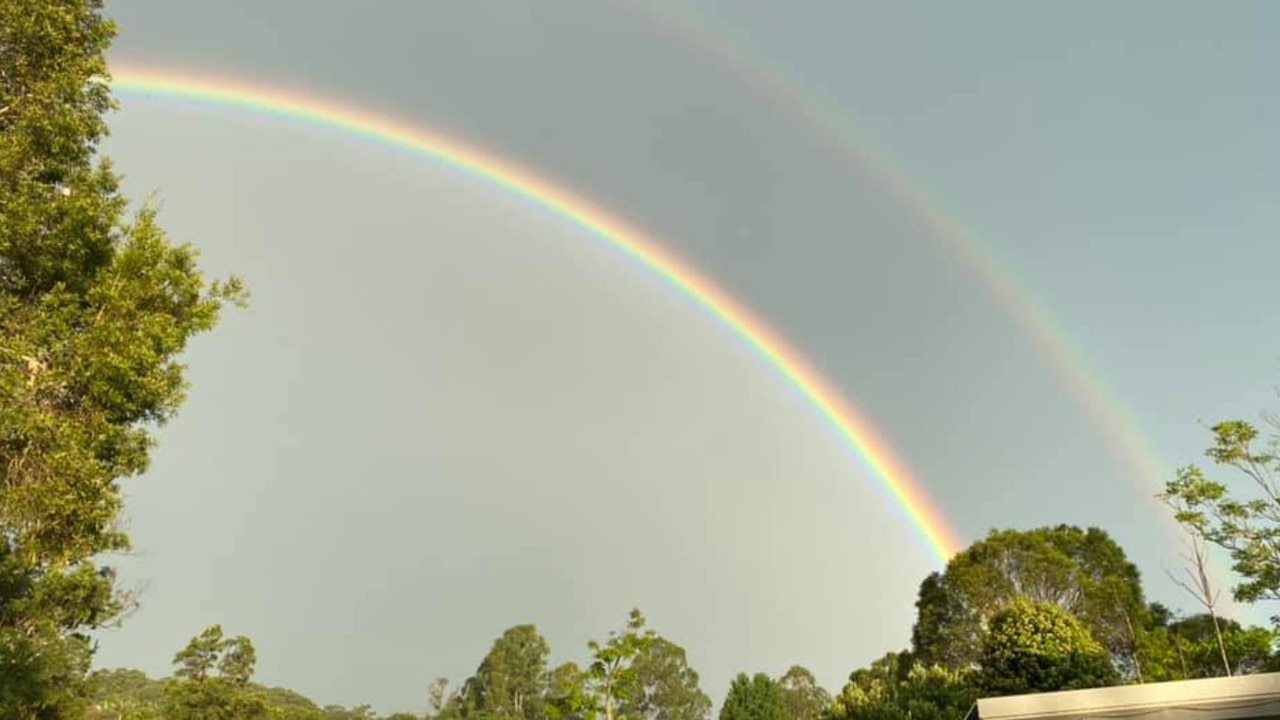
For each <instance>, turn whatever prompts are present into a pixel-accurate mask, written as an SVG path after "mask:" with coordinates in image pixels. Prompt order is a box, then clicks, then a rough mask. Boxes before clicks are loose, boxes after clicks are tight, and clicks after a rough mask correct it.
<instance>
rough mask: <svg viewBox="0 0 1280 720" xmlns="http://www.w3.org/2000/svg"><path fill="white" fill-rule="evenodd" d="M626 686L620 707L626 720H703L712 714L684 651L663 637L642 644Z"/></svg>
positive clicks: (709, 699) (656, 637) (708, 702)
mask: <svg viewBox="0 0 1280 720" xmlns="http://www.w3.org/2000/svg"><path fill="white" fill-rule="evenodd" d="M625 682H626V683H627V686H626V689H625V691H624V693H623V696H622V698H623V699H622V702H621V706H620V707H621V710H622V713H621V714H622V716H623V717H624V718H626V719H627V720H705V719H706V718H707V716H708V715H709V714H710V712H711V698H709V697H707V695H706V693H704V692H702V689H701V688H700V687H699V685H698V673H697V671H696V670H694V669H693V668H691V667H689V664H688V660H687V659H686V657H685V652H684V648H682V647H680V646H679V645H677V644H675V643H673V642H671V641H670V640H668V639H666V638H664V637H661V636H655V637H654V638H653V639H652V641H651V642H648V643H646V644H645V646H644V648H643V649H642V651H641V652H640V653H639V654H638V655H637V656H636V657H635V659H634V660H632V664H631V672H630V673H629V674H628V676H627V678H626V680H625Z"/></svg>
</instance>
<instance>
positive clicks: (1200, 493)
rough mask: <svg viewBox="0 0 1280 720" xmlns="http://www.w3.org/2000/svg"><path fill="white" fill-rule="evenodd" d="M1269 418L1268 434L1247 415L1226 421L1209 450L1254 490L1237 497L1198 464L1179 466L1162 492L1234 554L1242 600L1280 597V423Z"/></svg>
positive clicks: (1197, 531)
mask: <svg viewBox="0 0 1280 720" xmlns="http://www.w3.org/2000/svg"><path fill="white" fill-rule="evenodd" d="M1267 422H1268V424H1269V426H1270V427H1271V429H1272V430H1271V432H1270V433H1269V434H1268V435H1266V436H1265V437H1264V436H1262V434H1261V433H1260V432H1259V430H1258V428H1257V427H1255V426H1254V425H1252V424H1250V423H1248V422H1245V421H1243V420H1230V421H1226V422H1220V423H1218V424H1216V425H1214V426H1213V427H1212V432H1213V445H1212V446H1211V447H1210V448H1209V449H1208V450H1207V451H1206V453H1205V454H1206V455H1207V456H1208V457H1209V459H1210V460H1212V461H1213V462H1214V463H1215V464H1216V465H1218V466H1219V467H1225V468H1231V469H1233V470H1235V471H1236V472H1238V473H1240V474H1241V475H1242V476H1243V477H1244V478H1246V479H1247V480H1249V484H1250V485H1252V486H1253V489H1254V492H1253V493H1252V494H1251V495H1249V496H1244V497H1239V496H1234V495H1233V494H1232V493H1231V492H1230V491H1229V490H1228V487H1227V485H1226V484H1225V483H1223V482H1220V481H1217V480H1211V479H1209V478H1208V477H1207V476H1206V475H1205V473H1204V471H1203V470H1201V469H1200V468H1199V467H1197V466H1195V465H1191V466H1188V467H1185V468H1182V469H1181V470H1179V471H1178V474H1177V477H1176V478H1175V479H1174V480H1172V481H1170V482H1169V483H1167V484H1166V486H1165V492H1164V493H1163V494H1162V495H1161V498H1162V499H1163V500H1164V501H1165V502H1166V503H1168V505H1169V506H1170V507H1171V508H1172V509H1173V511H1174V515H1175V517H1176V518H1177V519H1178V521H1179V522H1180V523H1182V524H1183V525H1184V526H1185V527H1186V528H1187V529H1188V530H1190V531H1191V532H1192V533H1193V534H1194V535H1196V536H1197V537H1200V538H1203V539H1205V540H1207V541H1209V542H1211V543H1213V544H1215V545H1217V546H1219V547H1221V548H1224V549H1225V550H1226V551H1227V552H1228V553H1229V555H1230V557H1231V560H1232V563H1233V565H1232V569H1233V570H1235V572H1236V574H1237V575H1238V576H1239V577H1240V582H1239V584H1237V585H1236V586H1235V588H1233V591H1234V592H1233V594H1234V596H1235V599H1236V600H1238V601H1241V602H1256V601H1258V600H1280V433H1277V432H1276V431H1277V430H1280V423H1277V420H1276V418H1274V417H1268V418H1267ZM1272 621H1273V622H1280V618H1272Z"/></svg>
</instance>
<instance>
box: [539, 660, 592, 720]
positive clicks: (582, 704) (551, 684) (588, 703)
mask: <svg viewBox="0 0 1280 720" xmlns="http://www.w3.org/2000/svg"><path fill="white" fill-rule="evenodd" d="M546 707H547V718H548V720H594V718H595V717H596V703H595V699H594V698H592V697H591V694H590V693H589V692H588V691H587V672H586V671H584V670H583V669H582V668H579V667H578V665H577V663H572V662H567V663H564V664H563V665H560V666H558V667H557V668H556V669H555V670H552V671H551V677H550V679H549V680H548V682H547V704H546Z"/></svg>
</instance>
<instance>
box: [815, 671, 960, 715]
mask: <svg viewBox="0 0 1280 720" xmlns="http://www.w3.org/2000/svg"><path fill="white" fill-rule="evenodd" d="M905 666H906V664H905V663H904V664H900V665H898V666H897V667H905ZM897 667H895V668H893V669H894V670H896V669H897ZM887 669H889V668H888V666H887V665H882V666H881V667H880V668H877V669H876V670H873V671H869V672H865V673H861V674H860V673H859V672H854V673H852V674H851V676H850V681H849V682H848V683H846V684H845V686H844V688H843V689H841V691H840V694H839V695H837V696H836V697H835V699H834V700H833V701H832V704H831V708H830V711H829V712H828V715H827V717H828V720H956V718H962V717H964V716H965V713H967V712H968V711H969V709H970V708H971V707H973V703H974V701H976V700H977V698H978V692H977V690H976V689H975V687H974V685H973V682H972V676H973V673H972V671H970V670H951V669H948V668H945V667H941V666H938V665H930V666H924V665H911V666H910V668H909V669H908V670H906V671H905V672H904V673H903V674H902V675H901V677H898V676H897V673H896V672H885V670H887ZM855 677H856V678H857V680H855V679H854V678H855Z"/></svg>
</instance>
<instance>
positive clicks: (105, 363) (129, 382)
mask: <svg viewBox="0 0 1280 720" xmlns="http://www.w3.org/2000/svg"><path fill="white" fill-rule="evenodd" d="M101 7H102V3H101V0H5V2H2V3H0V68H3V71H2V72H0V209H2V210H3V211H2V212H0V408H2V409H3V411H2V412H0V676H3V677H4V678H5V680H6V682H5V683H3V687H2V688H0V716H4V717H23V718H64V717H74V718H77V719H78V718H81V717H83V715H84V712H85V711H86V709H87V704H88V691H87V689H86V688H85V687H84V681H85V679H86V676H87V674H88V671H89V664H90V659H91V656H92V649H93V646H92V644H91V643H90V641H89V639H88V637H87V632H88V631H90V630H93V629H96V628H100V627H104V626H106V625H108V624H110V623H112V622H114V621H117V620H119V619H120V618H121V617H122V615H123V613H124V612H125V611H126V610H128V609H129V608H130V607H131V606H132V604H133V601H134V598H133V597H132V596H131V595H130V594H129V593H126V592H124V591H123V590H122V589H120V588H118V587H117V586H116V584H115V578H114V574H113V573H112V572H110V571H109V570H107V569H105V568H104V569H100V568H98V567H97V565H96V563H97V562H98V560H99V558H101V557H102V556H103V555H104V554H108V553H113V552H121V551H124V550H127V549H128V548H129V540H128V536H127V534H126V533H125V532H123V530H122V529H121V526H120V511H121V505H122V500H121V495H120V490H119V486H118V482H119V481H120V480H121V479H123V478H126V477H130V476H135V475H138V474H140V473H142V472H143V471H144V470H145V469H146V467H147V464H148V460H149V453H150V449H151V447H152V445H153V438H152V435H151V432H152V431H153V430H154V428H156V427H158V426H159V425H162V424H163V423H164V422H166V421H167V420H169V419H170V418H172V417H173V416H174V414H175V413H176V412H177V410H178V408H179V406H180V405H181V402H182V399H183V394H184V390H185V372H184V368H183V366H182V365H181V364H180V363H179V362H178V358H179V356H180V355H181V354H182V352H183V351H184V350H185V347H186V344H187V342H188V341H189V340H190V339H191V338H192V337H193V336H195V335H197V334H199V333H202V332H205V331H208V330H210V329H212V328H213V327H214V326H215V324H216V322H217V319H218V315H219V311H220V309H221V307H222V306H223V304H224V303H225V302H227V301H233V302H239V301H241V300H243V299H244V294H243V288H242V287H241V285H240V283H239V282H238V281H237V280H235V279H232V280H230V281H229V282H227V283H216V282H215V283H212V284H209V285H206V283H205V280H204V279H203V278H202V277H201V275H200V273H199V271H198V269H197V266H196V253H195V252H194V251H193V250H192V249H191V248H189V247H187V246H175V245H173V244H171V243H170V242H169V241H168V239H167V237H166V236H165V234H164V232H163V230H162V229H161V228H160V227H159V225H157V223H156V215H155V212H154V210H153V209H151V208H149V207H144V208H142V209H141V210H140V211H139V212H138V213H136V215H134V217H133V218H132V219H131V220H128V219H126V216H125V213H126V209H127V205H128V203H127V201H126V199H125V198H123V197H122V196H121V195H120V193H119V182H118V178H117V176H116V175H115V174H114V173H113V172H112V169H111V166H110V163H109V162H108V161H107V160H105V159H95V154H96V152H97V146H98V143H99V141H100V140H101V138H102V137H103V136H104V135H105V134H106V129H107V128H106V122H105V119H104V116H105V114H106V113H107V112H108V111H109V110H110V109H112V107H113V101H112V98H111V94H110V91H109V87H108V84H107V82H106V80H107V77H108V76H107V72H106V63H105V61H104V52H105V50H106V48H107V47H108V46H109V44H110V42H111V40H112V38H113V36H114V33H115V26H114V24H113V23H111V22H110V21H108V20H106V19H105V18H103V17H102V13H101Z"/></svg>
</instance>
